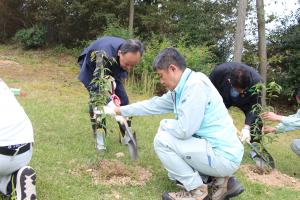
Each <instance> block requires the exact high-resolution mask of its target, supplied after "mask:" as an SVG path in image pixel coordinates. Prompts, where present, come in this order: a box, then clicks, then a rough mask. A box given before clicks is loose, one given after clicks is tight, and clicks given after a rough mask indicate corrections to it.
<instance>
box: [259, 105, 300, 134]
mask: <svg viewBox="0 0 300 200" xmlns="http://www.w3.org/2000/svg"><path fill="white" fill-rule="evenodd" d="M261 117H262V119H264V120H270V121H274V122H279V124H278V125H277V126H276V127H275V128H273V129H272V127H270V126H266V127H264V128H263V130H264V132H267V133H268V132H276V133H282V132H286V131H293V130H299V129H300V109H298V111H297V113H296V114H293V115H289V116H283V115H278V114H276V113H274V112H265V113H263V114H262V115H261Z"/></svg>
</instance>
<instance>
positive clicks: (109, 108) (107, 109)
mask: <svg viewBox="0 0 300 200" xmlns="http://www.w3.org/2000/svg"><path fill="white" fill-rule="evenodd" d="M115 107H116V105H115V104H114V102H113V101H110V102H109V103H108V104H107V105H106V106H103V111H104V113H105V114H107V115H111V116H113V117H114V116H116V112H115Z"/></svg>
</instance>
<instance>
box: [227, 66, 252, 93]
mask: <svg viewBox="0 0 300 200" xmlns="http://www.w3.org/2000/svg"><path fill="white" fill-rule="evenodd" d="M250 76H251V75H250V73H249V72H248V71H247V70H246V69H245V68H244V67H242V66H237V67H236V68H234V69H233V70H232V72H231V74H230V83H231V85H232V86H233V87H235V88H241V89H247V88H248V87H250V86H251V85H250V83H251V80H250V78H251V77H250Z"/></svg>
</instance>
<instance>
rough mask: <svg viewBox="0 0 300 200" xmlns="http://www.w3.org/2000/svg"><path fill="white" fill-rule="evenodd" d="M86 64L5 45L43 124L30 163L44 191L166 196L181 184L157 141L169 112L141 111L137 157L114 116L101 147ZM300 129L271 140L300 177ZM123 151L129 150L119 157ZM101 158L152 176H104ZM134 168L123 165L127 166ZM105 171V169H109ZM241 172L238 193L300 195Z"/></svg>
mask: <svg viewBox="0 0 300 200" xmlns="http://www.w3.org/2000/svg"><path fill="white" fill-rule="evenodd" d="M7 60H8V61H9V62H7ZM1 61H2V63H1ZM3 61H6V62H3ZM3 63H4V64H3ZM78 70H79V69H78V66H77V64H76V58H73V57H71V56H69V55H65V54H59V53H58V52H55V51H50V50H49V51H48V50H47V51H26V52H24V51H22V50H20V49H18V48H16V47H14V46H3V45H2V46H1V45H0V78H2V79H3V80H4V81H6V83H7V84H8V85H9V86H10V87H17V88H21V89H22V90H23V91H25V92H26V93H27V95H26V96H25V97H18V100H19V101H20V103H21V104H22V105H23V106H24V109H25V110H26V112H27V114H28V116H29V118H30V119H31V121H32V124H33V127H34V131H35V145H34V155H33V159H32V162H31V164H30V165H31V166H32V167H33V168H34V169H35V170H36V171H37V176H38V180H37V192H38V199H40V200H71V199H72V200H75V199H76V200H77V199H78V200H79V199H80V200H82V199H84V200H89V199H91V200H92V199H93V200H96V199H108V200H109V199H130V200H134V199H139V200H140V199H145V200H149V199H161V194H162V193H163V192H164V191H174V190H178V188H177V186H176V185H174V184H173V183H171V182H170V181H169V180H168V178H167V175H166V171H165V170H164V168H163V167H162V165H161V163H160V161H159V160H158V158H157V157H156V155H155V153H154V150H153V147H152V141H153V138H154V135H155V133H156V130H157V127H158V125H159V122H160V120H161V119H162V118H164V117H166V116H148V117H135V118H133V129H134V130H135V131H136V132H137V141H138V146H139V160H138V161H136V162H132V161H130V158H129V155H128V151H127V148H126V147H125V146H122V145H120V144H119V143H118V129H117V125H116V124H115V123H114V122H113V121H109V122H108V123H109V126H110V127H111V129H110V132H109V134H108V137H107V143H108V151H107V152H106V153H97V152H96V151H95V148H94V139H93V136H92V132H91V127H90V122H89V115H88V107H87V100H88V96H87V92H86V90H85V88H84V87H83V86H82V85H81V83H80V82H79V81H78V80H77V74H78ZM128 91H129V96H130V100H131V102H135V101H137V100H141V99H144V98H145V97H144V96H141V95H138V94H137V93H135V92H134V91H132V90H131V89H130V88H128ZM0 112H1V111H0ZM230 113H231V114H232V116H233V118H234V120H235V123H236V126H237V127H238V128H241V127H242V124H243V120H244V117H243V115H242V113H241V112H240V111H238V110H237V109H231V110H230ZM168 117H170V116H168ZM0 123H1V122H0ZM299 133H300V131H295V132H292V133H289V134H284V135H280V136H279V137H278V139H277V141H276V142H274V143H273V144H272V145H271V146H270V148H269V150H270V152H272V155H273V156H274V158H275V161H276V165H277V169H278V170H279V171H281V172H282V173H285V174H287V175H289V176H292V177H295V178H297V179H300V159H299V157H297V156H296V155H295V154H294V153H293V152H292V151H291V150H290V148H289V145H290V142H291V140H292V139H293V138H297V137H299ZM248 151H249V149H248V147H246V151H245V156H244V158H245V159H244V161H243V163H252V162H251V160H250V159H249V158H248ZM118 152H123V153H124V154H125V155H124V157H120V158H118V157H117V156H116V153H118ZM101 160H108V161H115V160H118V161H119V162H120V163H121V164H122V165H123V167H124V166H125V167H127V168H128V169H134V168H136V169H138V168H137V167H142V168H144V169H145V170H148V171H149V172H150V173H151V174H152V176H151V177H150V179H149V180H148V181H146V182H145V183H144V185H143V184H141V185H131V184H125V185H116V184H103V183H101V182H98V183H96V182H95V180H94V179H93V177H92V175H91V173H90V171H91V170H90V169H91V168H93V167H94V166H95V165H96V164H97V163H99V162H100V161H101ZM127 168H120V170H121V171H122V170H124V171H125V172H126V170H127ZM99 173H100V174H101V172H99ZM103 173H104V174H102V175H103V176H105V173H107V172H106V171H104V172H103ZM119 173H122V172H119ZM236 176H237V177H238V179H239V180H240V181H241V182H242V184H243V186H244V187H245V189H246V191H245V192H244V193H243V194H242V195H240V196H239V197H238V198H236V199H240V200H249V199H261V200H264V199H274V200H277V199H288V200H297V199H300V191H296V190H293V189H291V188H288V187H271V186H266V185H263V184H260V183H254V182H251V181H250V180H248V178H247V177H246V176H245V175H244V174H243V172H241V171H238V172H237V173H236Z"/></svg>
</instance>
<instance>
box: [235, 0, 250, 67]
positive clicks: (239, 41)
mask: <svg viewBox="0 0 300 200" xmlns="http://www.w3.org/2000/svg"><path fill="white" fill-rule="evenodd" d="M246 11H247V0H240V1H239V7H238V17H237V23H236V31H235V41H234V53H233V60H234V61H235V62H241V61H242V53H243V47H244V34H245V21H246Z"/></svg>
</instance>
